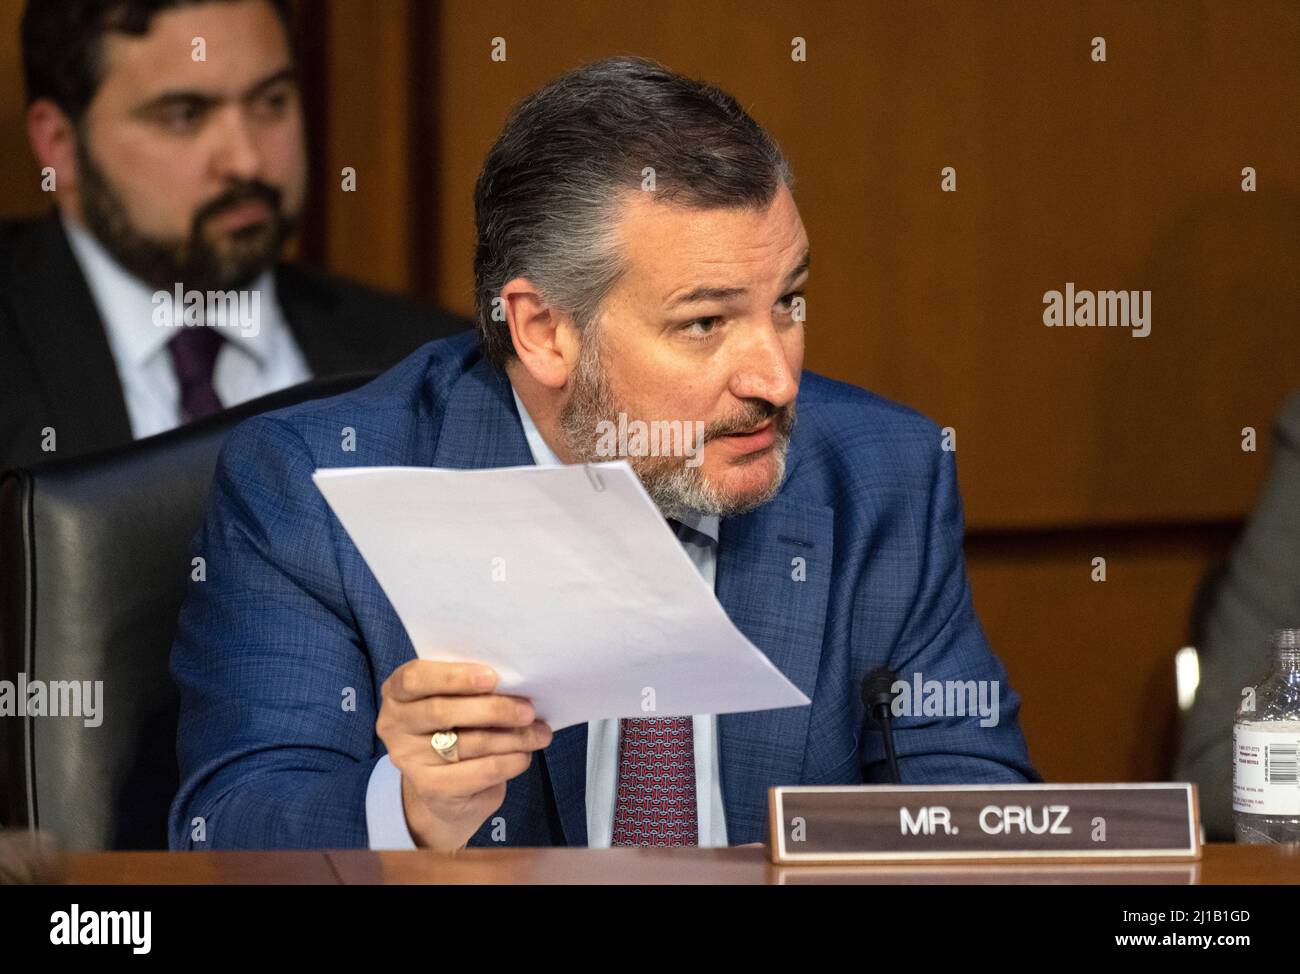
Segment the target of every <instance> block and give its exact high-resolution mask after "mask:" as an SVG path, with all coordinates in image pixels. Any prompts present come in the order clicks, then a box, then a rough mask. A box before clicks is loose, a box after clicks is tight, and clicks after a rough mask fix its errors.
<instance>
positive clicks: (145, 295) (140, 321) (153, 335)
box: [60, 214, 280, 366]
mask: <svg viewBox="0 0 1300 974" xmlns="http://www.w3.org/2000/svg"><path fill="white" fill-rule="evenodd" d="M60 219H61V220H62V222H63V229H64V232H65V233H66V234H67V237H68V243H69V245H70V246H71V247H72V251H73V253H74V254H75V255H76V258H77V263H78V264H79V265H80V267H81V270H82V273H83V274H85V276H86V283H87V284H88V285H89V287H90V293H91V295H92V297H94V299H95V306H96V308H98V310H99V316H100V318H101V319H102V320H103V322H104V327H105V329H106V330H107V331H108V337H109V342H110V344H111V345H112V346H113V350H114V354H115V356H116V357H117V358H119V359H122V360H125V361H126V362H128V363H130V364H131V365H134V366H140V365H143V364H144V363H145V362H147V361H148V360H149V359H150V358H152V357H153V356H154V355H155V354H157V353H158V352H159V351H161V350H162V349H163V348H165V347H166V345H167V343H168V342H169V341H170V340H171V339H172V337H173V336H174V335H175V334H176V332H175V331H174V330H173V329H171V328H164V327H160V326H158V325H155V324H154V323H153V315H154V301H153V296H154V294H155V293H156V292H155V290H153V289H151V288H150V287H149V286H148V285H147V284H145V283H144V281H142V280H140V279H139V278H138V277H136V276H135V275H134V274H132V273H130V272H129V271H128V270H126V268H124V267H123V266H122V265H121V264H119V263H118V262H117V261H116V260H114V259H113V257H112V255H110V254H109V252H108V251H107V250H105V249H104V245H103V244H101V243H100V242H99V241H98V240H97V239H96V238H95V236H94V234H92V233H91V232H90V231H89V230H87V229H86V228H85V227H84V226H82V225H81V224H79V223H78V222H77V221H76V220H74V219H72V218H70V217H68V216H66V215H63V214H60ZM247 290H249V291H250V292H251V291H259V292H261V295H260V297H259V298H258V310H259V316H258V317H259V320H258V327H257V330H256V331H255V332H253V331H251V330H250V331H249V332H247V333H246V332H245V331H244V330H243V329H241V328H238V327H229V328H227V327H223V328H221V337H222V338H224V339H226V340H227V341H229V342H230V343H231V344H233V345H237V346H238V347H240V348H241V349H243V350H244V351H246V352H247V353H248V354H249V355H251V356H252V357H253V359H255V360H256V361H257V362H258V364H259V365H265V364H266V356H267V349H268V348H269V345H270V337H269V333H270V332H271V331H272V330H273V329H275V328H278V327H279V326H280V319H279V312H278V309H279V305H278V304H277V303H276V293H275V275H274V274H272V273H271V272H270V271H269V270H265V271H263V272H262V273H261V274H260V275H258V277H257V278H256V279H255V280H254V281H253V283H252V284H251V285H250V286H249V288H248V289H247Z"/></svg>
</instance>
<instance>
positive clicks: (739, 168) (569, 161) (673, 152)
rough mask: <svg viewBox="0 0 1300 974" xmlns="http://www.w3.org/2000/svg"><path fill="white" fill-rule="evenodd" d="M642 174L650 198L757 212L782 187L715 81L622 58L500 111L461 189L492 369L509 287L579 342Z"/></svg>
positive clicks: (777, 157) (772, 158) (510, 351)
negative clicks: (487, 147)
mask: <svg viewBox="0 0 1300 974" xmlns="http://www.w3.org/2000/svg"><path fill="white" fill-rule="evenodd" d="M647 167H650V168H651V169H653V170H654V174H653V178H654V187H655V190H654V194H655V198H656V199H657V200H659V201H661V202H666V203H674V204H677V205H681V206H689V207H698V208H710V207H737V208H764V207H766V206H767V205H768V204H770V203H771V201H772V200H773V199H774V198H775V196H776V193H777V190H778V188H779V186H780V185H781V184H782V183H784V184H785V185H786V186H787V187H793V185H794V178H793V176H792V175H791V173H790V167H789V165H788V164H787V163H786V160H785V157H784V156H783V155H782V154H781V150H780V148H779V147H778V146H777V144H776V142H775V141H774V140H773V139H772V138H771V136H769V135H768V134H767V133H766V132H765V131H764V130H763V129H762V127H761V126H759V124H758V123H757V122H755V121H754V120H753V119H752V118H751V117H750V116H749V115H748V114H747V113H746V112H745V110H744V109H743V108H741V107H740V105H739V103H737V101H736V100H735V99H734V98H733V97H731V95H728V94H727V93H726V92H724V91H722V90H721V89H720V88H718V87H716V86H714V85H711V84H708V83H707V82H703V81H692V80H690V79H689V78H684V77H682V76H681V75H677V74H674V73H672V72H671V71H669V70H668V69H667V68H665V67H663V66H662V65H660V64H656V63H655V62H653V61H648V60H645V59H643V58H634V57H617V58H606V59H605V60H602V61H596V62H595V63H593V64H589V65H586V66H584V67H581V68H578V69H577V70H575V71H571V72H569V73H567V74H564V75H561V76H560V77H558V78H555V79H554V80H552V81H551V82H549V83H548V84H546V85H545V86H544V87H542V88H541V89H539V90H538V91H536V92H534V93H533V94H532V95H530V96H528V97H527V98H526V99H524V100H523V101H522V102H521V103H520V104H519V105H518V106H517V107H516V108H515V109H514V111H513V112H512V113H511V115H510V117H509V118H508V119H507V120H506V124H505V127H504V128H503V129H502V131H501V135H500V136H498V138H497V140H496V142H495V144H493V146H492V149H491V151H489V152H488V155H487V159H486V160H485V161H484V163H483V169H482V171H481V172H480V173H479V177H478V182H477V183H476V184H475V187H474V221H475V228H476V231H477V242H476V245H475V250H474V285H475V290H474V304H475V310H476V315H477V324H478V329H479V334H480V336H481V338H482V346H483V354H484V355H485V356H486V357H487V359H488V360H489V361H491V362H492V363H493V364H495V365H496V366H497V367H498V368H504V366H505V364H506V363H507V362H508V361H509V360H510V359H511V358H513V357H514V356H515V350H514V344H513V342H512V341H511V340H510V328H509V325H507V324H506V322H505V320H504V316H503V315H500V314H499V315H498V318H500V319H501V320H494V319H493V311H494V304H495V300H496V298H497V297H498V296H499V295H500V293H501V288H502V287H504V286H505V284H506V283H507V282H508V281H511V280H513V279H514V278H516V277H526V278H528V279H529V280H530V281H532V282H533V284H534V285H535V286H536V287H537V288H538V289H539V291H540V292H542V296H543V297H544V299H545V300H546V301H547V303H548V304H550V305H552V306H554V307H556V308H560V309H563V310H565V311H568V312H569V313H570V314H572V316H573V319H574V323H575V324H576V325H577V327H578V328H579V330H580V331H582V332H584V335H585V332H586V330H587V328H588V327H589V326H590V325H591V324H592V323H593V322H594V321H595V319H596V316H597V314H598V313H599V311H600V307H601V305H602V303H603V302H604V299H605V297H606V296H607V295H608V294H609V292H610V290H611V289H612V288H613V287H614V285H615V284H616V283H618V280H619V279H620V277H621V276H622V275H623V273H624V271H625V269H626V268H625V267H624V266H623V260H622V257H621V255H620V254H619V252H618V250H617V247H616V242H615V230H616V227H617V221H618V211H619V203H620V202H621V199H622V197H623V196H624V194H626V193H628V192H632V191H638V190H641V189H642V187H643V184H644V180H645V175H644V170H645V169H646V168H647Z"/></svg>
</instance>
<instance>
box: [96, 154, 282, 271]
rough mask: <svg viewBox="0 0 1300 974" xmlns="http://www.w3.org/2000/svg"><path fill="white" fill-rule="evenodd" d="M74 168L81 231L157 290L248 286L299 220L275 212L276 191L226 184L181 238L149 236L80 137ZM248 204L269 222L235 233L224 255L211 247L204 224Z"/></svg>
mask: <svg viewBox="0 0 1300 974" xmlns="http://www.w3.org/2000/svg"><path fill="white" fill-rule="evenodd" d="M77 166H78V168H79V170H80V177H81V179H80V183H81V211H82V218H83V219H84V220H85V223H86V227H87V229H89V230H90V232H91V233H92V234H94V236H95V238H96V239H97V240H98V241H99V243H100V244H101V245H102V246H103V247H104V249H105V250H107V251H108V252H109V254H111V255H112V257H113V259H114V260H116V261H117V262H118V263H119V264H121V265H122V267H124V268H125V269H126V270H127V271H128V272H130V273H131V274H132V275H134V276H135V277H137V278H139V279H140V280H141V281H144V282H145V284H147V285H150V286H151V287H155V288H159V289H162V290H167V291H170V290H171V289H172V288H174V287H175V286H176V285H177V284H180V285H182V286H183V287H184V288H185V289H186V290H198V291H229V290H237V289H239V288H242V287H244V286H246V285H248V284H249V283H251V282H252V281H253V279H254V278H256V277H257V276H258V275H259V274H260V273H262V271H264V270H266V269H267V268H269V267H271V266H272V265H273V264H274V263H275V260H276V258H277V257H278V256H279V254H280V250H281V248H282V247H283V246H284V243H285V241H286V240H288V239H289V238H290V237H291V236H293V234H294V232H295V231H296V230H297V227H298V222H299V218H300V216H301V214H300V213H292V214H286V213H283V212H281V209H280V197H281V194H280V191H279V190H278V189H276V188H275V187H274V186H270V185H268V184H266V183H263V182H259V181H257V180H253V181H250V182H239V183H235V184H232V185H231V186H230V188H229V189H227V190H226V191H225V192H223V193H222V194H221V195H220V196H218V197H216V198H215V199H213V200H211V201H209V202H207V203H205V204H204V205H203V206H201V207H200V208H199V210H198V212H196V213H195V214H194V220H193V223H192V224H191V227H190V235H189V237H188V238H187V239H184V240H175V239H165V238H158V237H151V236H148V235H146V234H144V233H142V232H141V231H140V230H138V229H137V228H136V226H135V224H134V223H133V222H132V221H131V218H130V216H129V215H128V214H127V211H126V205H125V204H124V203H123V202H122V197H121V196H120V195H119V194H118V193H117V191H116V190H114V189H113V187H112V186H111V185H109V183H108V181H107V179H106V178H105V177H104V173H103V170H101V169H100V168H99V167H98V166H97V165H96V164H95V162H94V160H93V159H91V157H90V152H89V150H88V148H87V146H86V140H85V138H84V137H82V136H78V138H77ZM249 200H261V201H262V202H264V203H265V204H266V205H267V207H268V209H270V211H271V217H270V219H269V220H268V221H267V222H266V223H263V224H260V225H254V226H250V227H244V228H242V229H240V230H237V231H235V232H234V233H233V234H231V235H230V236H229V238H228V246H227V247H226V248H224V250H222V249H218V248H216V247H214V246H213V245H212V244H211V242H210V241H209V240H208V239H207V237H205V236H204V235H203V232H202V231H203V224H204V222H205V221H206V220H208V219H209V218H210V217H212V216H214V215H216V214H218V213H220V212H222V211H224V210H226V209H228V208H229V207H231V206H233V205H235V204H238V203H243V202H247V201H249Z"/></svg>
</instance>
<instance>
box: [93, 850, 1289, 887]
mask: <svg viewBox="0 0 1300 974" xmlns="http://www.w3.org/2000/svg"><path fill="white" fill-rule="evenodd" d="M67 866H68V869H67V876H68V881H69V882H71V883H78V884H105V885H117V884H124V883H125V884H135V883H167V884H172V883H200V884H226V883H230V884H260V883H289V884H339V883H346V884H352V883H359V884H366V883H369V884H377V883H383V884H409V883H432V884H455V883H499V884H534V883H542V884H554V883H636V884H657V883H669V884H689V883H722V884H807V883H817V884H825V883H836V884H839V883H845V884H871V885H882V884H885V885H887V884H908V885H911V884H922V885H924V884H933V883H974V884H984V883H988V884H995V885H996V884H1005V883H1023V884H1042V883H1051V884H1056V883H1064V884H1076V885H1091V884H1099V885H1107V884H1128V883H1132V884H1144V883H1157V884H1220V883H1247V884H1268V883H1294V884H1300V845H1290V846H1278V845H1234V844H1231V843H1215V844H1210V845H1207V846H1206V847H1205V851H1204V858H1203V859H1202V860H1201V861H1200V862H1199V863H1181V864H1169V863H1165V864H1150V865H1127V864H1126V865H1119V864H1108V865H1103V864H1087V865H1081V866H1074V865H1069V866H1064V865H1040V866H960V867H953V866H857V867H843V866H774V865H772V863H770V862H769V861H768V859H767V851H766V850H765V849H758V848H730V849H629V848H620V849H466V850H464V851H463V852H460V853H456V854H455V855H438V854H435V853H430V852H370V851H366V850H343V851H322V852H96V853H74V854H72V855H70V856H69V857H68V862H67Z"/></svg>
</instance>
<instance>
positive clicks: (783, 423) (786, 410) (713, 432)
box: [704, 401, 791, 442]
mask: <svg viewBox="0 0 1300 974" xmlns="http://www.w3.org/2000/svg"><path fill="white" fill-rule="evenodd" d="M769 417H775V419H774V420H773V425H774V426H775V427H776V432H777V433H778V434H780V435H784V434H786V433H788V432H789V431H790V417H791V413H790V407H789V406H781V407H780V408H778V407H776V406H773V405H772V404H771V403H770V402H766V401H759V402H755V403H754V404H753V406H752V407H751V408H750V409H748V410H746V411H745V412H744V413H742V414H741V415H739V416H737V417H735V418H734V419H729V420H723V421H722V422H720V423H717V424H715V425H714V426H712V427H710V429H709V430H708V432H706V433H705V436H704V439H705V441H706V442H707V441H708V440H712V439H714V438H716V437H719V436H727V435H728V434H731V433H743V432H744V431H745V430H749V429H753V428H754V427H755V426H758V425H759V424H760V423H763V422H766V421H767V419H768V418H769Z"/></svg>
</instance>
